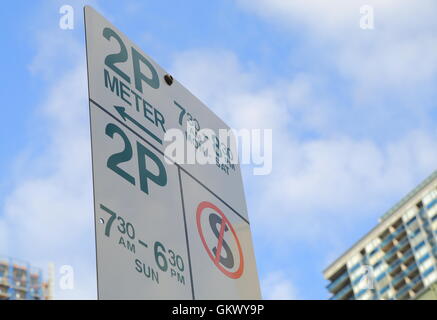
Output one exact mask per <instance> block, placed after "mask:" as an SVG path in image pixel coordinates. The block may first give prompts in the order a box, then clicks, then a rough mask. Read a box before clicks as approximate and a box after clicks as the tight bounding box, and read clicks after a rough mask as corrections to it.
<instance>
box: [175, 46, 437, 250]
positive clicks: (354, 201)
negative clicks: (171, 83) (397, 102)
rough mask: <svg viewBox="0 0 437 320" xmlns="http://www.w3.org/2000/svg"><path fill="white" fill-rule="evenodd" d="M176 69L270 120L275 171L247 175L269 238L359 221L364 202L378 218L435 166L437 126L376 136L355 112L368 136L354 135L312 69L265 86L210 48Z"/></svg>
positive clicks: (227, 109) (254, 123)
mask: <svg viewBox="0 0 437 320" xmlns="http://www.w3.org/2000/svg"><path fill="white" fill-rule="evenodd" d="M217 61H220V63H219V64H218V63H217ZM218 65H219V66H220V70H218ZM173 70H174V75H175V76H177V77H178V78H179V79H180V80H181V82H182V83H183V84H185V85H186V86H187V87H188V88H189V89H190V90H192V91H193V92H194V93H195V94H196V95H198V96H199V97H200V98H201V99H203V100H204V101H205V102H206V103H207V104H208V105H209V106H210V107H211V108H212V109H213V110H214V111H216V112H217V113H218V114H219V115H220V116H222V117H224V118H225V119H226V120H227V121H228V122H229V123H230V124H231V125H232V126H234V127H236V128H247V127H248V128H273V148H274V154H273V173H272V175H270V176H267V177H253V176H251V175H250V174H247V175H245V181H246V186H247V187H246V188H247V193H248V195H249V199H248V202H249V209H252V210H251V212H250V215H251V217H252V221H253V222H254V223H253V225H254V226H257V225H262V226H263V228H259V230H258V234H262V235H263V236H265V237H270V235H271V234H276V235H277V236H276V237H275V239H276V240H277V241H283V240H284V239H288V240H298V239H307V240H310V241H311V240H314V239H315V238H319V237H324V236H325V235H326V229H327V226H329V227H330V228H331V227H332V230H333V231H334V230H339V229H340V228H341V227H342V226H343V225H342V224H344V223H351V222H352V221H354V222H355V223H356V222H358V221H360V219H363V218H364V217H365V216H363V214H364V212H366V211H367V214H370V215H372V216H373V217H375V222H376V217H378V215H380V214H382V212H375V211H374V210H375V209H377V208H379V207H378V205H381V204H383V203H385V202H384V201H386V200H387V199H389V198H392V197H393V196H394V195H398V197H399V198H400V197H401V196H402V194H403V193H404V192H407V191H409V189H411V188H412V187H413V186H414V184H415V183H417V182H418V181H419V180H420V179H421V178H425V177H426V176H427V175H428V174H430V173H431V172H432V171H433V170H434V169H435V168H436V167H437V148H436V141H437V131H436V130H435V129H432V130H428V129H427V128H420V129H419V128H414V126H412V127H413V128H410V129H408V130H406V131H405V132H398V133H397V134H396V135H393V136H392V137H389V138H387V137H384V138H382V137H381V139H379V137H376V138H375V136H374V135H373V130H374V129H373V128H371V127H368V126H367V125H368V123H366V122H361V121H357V119H356V118H355V119H354V115H353V113H352V114H351V116H352V118H349V119H347V120H346V121H352V122H353V123H354V126H356V127H360V129H361V130H362V132H363V136H364V137H355V136H354V135H351V134H348V133H347V132H345V131H344V130H343V128H342V126H343V124H345V123H343V122H342V121H339V120H338V119H341V117H337V114H338V113H341V112H342V109H337V108H336V106H335V102H336V97H335V96H331V97H324V98H323V97H319V96H318V94H317V88H315V87H314V84H313V83H314V82H317V81H314V82H313V80H314V77H313V76H312V75H311V74H297V75H296V76H295V77H292V78H291V79H287V81H283V79H281V83H280V84H278V83H276V82H274V81H273V82H272V83H271V85H269V86H262V85H260V84H259V82H258V81H257V73H256V71H255V72H254V73H251V72H248V71H246V70H244V68H243V67H242V66H241V64H240V63H238V59H237V58H236V57H235V56H234V55H232V54H231V53H229V52H208V51H206V50H201V51H193V52H186V53H184V54H182V55H181V56H179V57H177V58H176V60H175V64H174V68H173ZM205 79H208V81H205ZM316 80H317V79H316ZM217 88H219V89H217ZM327 99H330V100H327ZM396 107H397V106H392V105H386V106H383V108H386V109H388V110H393V111H395V108H396ZM372 112H373V111H372V109H370V111H369V114H368V115H367V117H369V118H370V119H371V118H372V116H374V114H372ZM402 112H403V113H405V114H404V115H405V116H408V112H406V111H402ZM400 113H401V112H400ZM382 120H383V119H382ZM387 121H389V119H386V120H385V122H387ZM382 122H383V123H384V121H382ZM384 125H385V124H384ZM378 129H379V130H382V131H384V130H390V126H389V125H385V127H382V128H378ZM306 131H307V132H309V135H306V134H305V132H306ZM302 132H304V133H302ZM366 134H367V135H368V137H366ZM272 208H274V209H273V212H272ZM387 209H388V208H387ZM379 210H380V208H379ZM334 217H335V219H333V218H334ZM336 225H337V226H336ZM333 241H334V240H333Z"/></svg>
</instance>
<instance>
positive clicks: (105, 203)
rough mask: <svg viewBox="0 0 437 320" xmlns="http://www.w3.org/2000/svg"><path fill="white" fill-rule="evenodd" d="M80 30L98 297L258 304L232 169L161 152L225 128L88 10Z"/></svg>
mask: <svg viewBox="0 0 437 320" xmlns="http://www.w3.org/2000/svg"><path fill="white" fill-rule="evenodd" d="M85 27H86V44H87V63H88V84H89V101H90V117H91V138H92V156H93V181H94V210H95V223H96V246H97V279H98V294H99V298H100V299H258V298H260V290H259V283H258V276H257V271H256V264H255V257H254V251H253V246H252V239H251V233H250V226H249V219H248V214H247V209H246V202H245V198H244V190H243V184H242V179H241V172H240V167H239V165H238V164H231V163H230V162H228V163H225V164H222V163H218V162H217V164H204V165H201V164H186V163H184V162H183V161H176V160H174V159H171V158H169V156H168V155H167V153H166V152H165V149H166V147H167V146H168V145H169V143H170V142H169V141H167V139H166V138H165V135H166V133H168V132H169V131H170V130H172V129H179V130H180V131H181V132H182V133H183V137H185V140H186V143H190V141H191V142H192V140H190V139H189V137H190V133H189V132H187V131H188V130H187V127H188V124H187V123H188V122H190V123H194V125H195V127H196V130H197V129H199V128H200V127H202V128H209V129H211V130H212V131H213V132H215V131H218V130H220V129H229V128H228V126H227V125H226V124H225V123H224V122H223V121H222V120H221V119H219V118H218V117H217V116H216V115H215V114H214V113H212V112H211V111H210V110H209V109H208V108H207V107H206V106H205V105H203V104H202V103H201V102H200V101H199V100H198V99H197V98H196V97H194V96H193V95H192V94H191V93H190V92H189V91H188V90H187V89H185V88H184V87H183V86H182V85H181V84H180V83H179V82H178V81H176V80H173V79H172V78H171V77H170V76H168V75H167V73H166V72H165V71H164V70H163V69H162V68H161V67H160V66H159V65H157V64H156V63H155V62H154V61H153V60H152V59H151V58H150V57H149V56H147V55H146V54H145V53H144V52H143V51H142V50H141V49H139V48H138V47H137V46H136V45H135V44H133V43H132V42H131V41H130V40H129V39H128V38H127V37H126V36H125V35H124V34H123V33H121V32H120V31H119V30H118V29H117V28H115V27H114V26H113V25H112V24H111V23H109V22H108V21H107V20H106V19H105V18H103V17H102V16H101V15H100V14H98V13H97V12H96V11H95V10H94V9H92V8H91V7H89V6H86V7H85ZM228 156H229V154H228Z"/></svg>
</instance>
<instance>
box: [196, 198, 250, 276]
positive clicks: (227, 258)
mask: <svg viewBox="0 0 437 320" xmlns="http://www.w3.org/2000/svg"><path fill="white" fill-rule="evenodd" d="M202 218H203V219H207V223H206V226H203V227H202ZM196 223H197V231H198V232H199V236H200V239H201V240H202V244H203V246H204V248H205V250H206V252H207V253H208V256H209V257H210V258H211V260H212V262H213V263H214V265H215V266H216V267H217V268H218V269H219V270H220V271H221V272H222V273H224V274H225V275H226V276H228V277H229V278H231V279H238V278H240V277H241V275H242V274H243V271H244V258H243V250H242V249H241V245H240V241H239V240H238V237H237V233H236V232H235V229H234V227H233V226H232V224H231V222H230V221H229V219H228V218H227V217H226V216H225V214H224V213H223V212H222V211H221V210H220V209H219V208H218V207H217V206H216V205H214V204H212V203H211V202H208V201H203V202H201V203H200V204H199V205H198V206H197V211H196ZM204 228H210V230H204ZM206 232H209V233H211V232H212V233H213V234H214V236H215V237H216V239H214V242H213V243H214V244H211V242H210V244H208V242H207V241H206V239H205V233H206ZM229 232H230V234H231V241H232V242H234V243H235V245H234V246H230V245H229V243H228V242H227V241H226V240H225V239H224V237H225V234H227V233H229ZM236 263H238V267H237V268H235V265H236Z"/></svg>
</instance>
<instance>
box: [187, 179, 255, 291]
mask: <svg viewBox="0 0 437 320" xmlns="http://www.w3.org/2000/svg"><path fill="white" fill-rule="evenodd" d="M181 182H182V190H183V200H184V209H185V216H186V221H187V233H188V242H189V247H190V254H191V263H192V274H193V288H194V290H193V291H194V295H195V298H196V299H241V298H242V297H244V298H245V299H259V298H260V289H259V285H258V278H257V271H256V265H255V257H254V252H253V248H252V239H251V232H250V227H249V224H248V222H247V221H246V220H245V219H244V218H242V217H241V215H240V214H239V213H238V212H236V211H234V210H233V208H231V207H229V206H228V205H227V204H226V203H225V202H224V201H222V200H221V199H220V198H218V197H217V196H216V195H214V194H213V193H212V192H210V191H209V190H208V189H207V188H206V187H205V186H204V185H203V184H201V183H200V182H198V181H197V180H195V179H194V178H192V177H191V176H189V175H187V174H186V173H185V172H183V171H181Z"/></svg>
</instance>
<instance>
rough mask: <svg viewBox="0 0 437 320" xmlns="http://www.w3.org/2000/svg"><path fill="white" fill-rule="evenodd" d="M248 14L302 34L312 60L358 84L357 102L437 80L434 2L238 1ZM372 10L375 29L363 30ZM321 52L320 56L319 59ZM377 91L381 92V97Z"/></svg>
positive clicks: (436, 25) (371, 0) (338, 0)
mask: <svg viewBox="0 0 437 320" xmlns="http://www.w3.org/2000/svg"><path fill="white" fill-rule="evenodd" d="M238 3H239V4H240V5H241V6H242V7H243V8H245V9H247V10H248V11H250V12H254V13H255V14H257V15H259V16H261V17H263V18H264V19H266V20H268V21H271V22H272V23H273V24H279V25H281V26H283V27H284V28H285V29H286V30H288V31H290V33H292V34H294V35H298V34H299V35H301V34H302V33H303V35H302V38H303V39H305V40H304V42H305V45H306V50H307V52H308V53H309V54H310V55H314V53H316V54H317V59H318V60H322V61H324V63H325V64H327V65H333V66H336V68H337V71H338V72H339V73H340V74H341V75H342V76H343V77H345V79H347V80H348V82H354V83H355V85H357V88H355V90H356V91H357V92H356V94H357V95H358V98H362V97H363V96H366V94H368V93H369V92H368V91H369V90H372V95H373V96H375V94H376V93H378V94H383V93H387V90H399V89H404V90H413V88H412V86H421V85H424V84H426V83H427V82H429V81H431V80H433V79H434V80H435V74H436V73H437V57H436V56H435V54H433V53H434V52H436V50H437V37H436V33H435V30H436V29H437V20H436V19H435V16H434V13H435V12H436V10H437V3H436V2H435V1H433V0H423V1H409V0H385V1H378V0H369V1H365V2H363V1H361V0H350V1H343V0H334V1H324V0H314V1H305V0H295V1H287V0H254V1H252V0H250V1H248V0H239V1H238ZM363 5H370V6H372V7H373V8H374V16H375V29H374V30H362V29H361V28H360V27H359V21H360V18H361V14H360V7H361V6H363ZM318 53H320V55H319V54H318ZM377 89H378V90H379V91H380V92H377Z"/></svg>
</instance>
